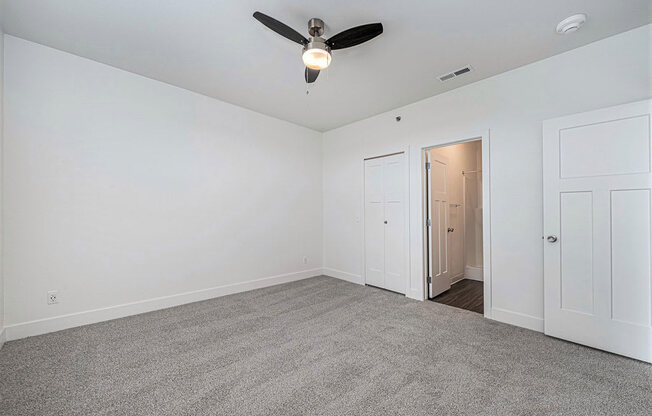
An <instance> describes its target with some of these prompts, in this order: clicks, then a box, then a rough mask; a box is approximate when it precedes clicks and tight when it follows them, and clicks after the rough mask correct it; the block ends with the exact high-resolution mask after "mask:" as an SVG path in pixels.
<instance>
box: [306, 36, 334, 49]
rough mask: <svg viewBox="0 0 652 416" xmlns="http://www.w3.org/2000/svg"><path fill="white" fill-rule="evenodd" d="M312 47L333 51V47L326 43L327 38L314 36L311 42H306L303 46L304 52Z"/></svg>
mask: <svg viewBox="0 0 652 416" xmlns="http://www.w3.org/2000/svg"><path fill="white" fill-rule="evenodd" d="M310 49H322V50H324V51H326V52H328V53H331V48H330V46H328V45H327V44H326V40H325V39H324V38H320V37H314V38H312V39H310V42H308V43H306V44H305V46H304V47H303V52H305V51H307V50H310Z"/></svg>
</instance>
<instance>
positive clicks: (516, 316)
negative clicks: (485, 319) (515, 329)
mask: <svg viewBox="0 0 652 416" xmlns="http://www.w3.org/2000/svg"><path fill="white" fill-rule="evenodd" d="M485 316H486V315H485ZM491 319H493V320H494V321H498V322H503V323H506V324H510V325H516V326H520V327H521V328H526V329H531V330H532V331H537V332H543V319H542V318H537V317H536V316H531V315H526V314H524V313H518V312H512V311H508V310H505V309H500V308H493V309H492V313H491Z"/></svg>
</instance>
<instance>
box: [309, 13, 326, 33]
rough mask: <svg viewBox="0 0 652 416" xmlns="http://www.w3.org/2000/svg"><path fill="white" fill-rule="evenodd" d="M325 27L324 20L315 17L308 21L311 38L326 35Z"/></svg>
mask: <svg viewBox="0 0 652 416" xmlns="http://www.w3.org/2000/svg"><path fill="white" fill-rule="evenodd" d="M324 26H325V25H324V21H323V20H321V19H318V18H316V17H313V18H312V19H310V20H308V33H310V36H315V37H319V36H321V35H323V34H324Z"/></svg>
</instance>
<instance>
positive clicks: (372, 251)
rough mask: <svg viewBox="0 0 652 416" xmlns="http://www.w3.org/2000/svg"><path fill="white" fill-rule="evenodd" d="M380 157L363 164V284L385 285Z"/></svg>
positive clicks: (383, 208) (383, 209) (383, 198)
mask: <svg viewBox="0 0 652 416" xmlns="http://www.w3.org/2000/svg"><path fill="white" fill-rule="evenodd" d="M383 167H384V163H383V160H382V159H381V158H378V159H370V160H365V164H364V203H365V206H364V232H365V239H364V243H365V283H367V284H370V285H373V286H378V287H384V286H385V224H384V221H385V195H384V191H383V180H384V179H383Z"/></svg>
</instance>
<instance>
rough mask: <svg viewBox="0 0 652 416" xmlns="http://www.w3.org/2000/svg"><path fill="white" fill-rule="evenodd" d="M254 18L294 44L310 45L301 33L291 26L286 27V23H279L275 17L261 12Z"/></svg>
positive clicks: (256, 13)
mask: <svg viewBox="0 0 652 416" xmlns="http://www.w3.org/2000/svg"><path fill="white" fill-rule="evenodd" d="M254 18H255V19H256V20H258V21H259V22H260V23H262V24H264V25H265V26H267V27H268V28H270V29H272V30H273V31H274V32H276V33H278V34H279V35H281V36H283V37H285V38H288V39H290V40H291V41H293V42H296V43H298V44H300V45H305V44H306V43H308V39H306V38H305V37H303V36H302V35H301V33H299V32H297V31H296V30H294V29H292V28H291V27H290V26H288V25H286V24H285V23H281V22H279V21H278V20H276V19H274V18H273V17H269V16H267V15H266V14H263V13H261V12H255V13H254Z"/></svg>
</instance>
